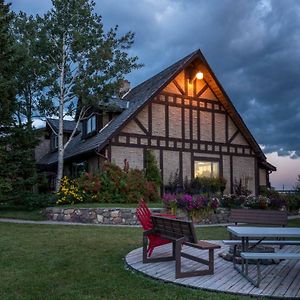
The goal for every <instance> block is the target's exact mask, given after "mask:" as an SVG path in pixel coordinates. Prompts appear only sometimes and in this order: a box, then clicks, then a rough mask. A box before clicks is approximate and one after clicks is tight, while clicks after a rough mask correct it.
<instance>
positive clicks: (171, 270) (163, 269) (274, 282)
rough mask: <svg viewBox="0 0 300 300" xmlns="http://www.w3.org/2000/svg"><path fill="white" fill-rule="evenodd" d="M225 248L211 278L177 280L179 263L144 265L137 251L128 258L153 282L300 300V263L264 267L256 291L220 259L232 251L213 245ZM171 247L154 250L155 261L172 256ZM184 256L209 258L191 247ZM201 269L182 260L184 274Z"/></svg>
mask: <svg viewBox="0 0 300 300" xmlns="http://www.w3.org/2000/svg"><path fill="white" fill-rule="evenodd" d="M212 242H213V243H217V244H219V245H221V249H217V250H216V251H215V273H214V275H208V276H197V277H189V278H182V279H176V278H175V262H174V261H167V262H159V263H148V264H143V262H142V248H138V249H135V250H133V251H131V252H130V253H128V254H127V256H126V258H125V259H126V263H127V265H128V266H129V267H130V268H131V269H133V270H136V271H138V272H141V273H143V274H145V275H147V276H150V277H152V278H155V279H158V280H162V281H164V282H170V283H174V284H178V285H184V286H188V287H192V288H199V289H204V290H209V291H215V292H226V293H231V294H237V295H245V296H250V295H251V296H255V297H259V296H261V297H263V296H266V297H274V298H299V297H300V261H292V260H290V261H289V260H284V261H281V262H280V263H279V264H273V265H262V266H261V270H262V278H263V279H262V281H261V284H260V287H259V288H256V287H254V286H253V285H252V284H251V283H250V282H249V281H247V279H245V278H244V277H243V276H242V275H241V274H239V273H238V272H237V271H236V270H234V269H233V265H232V263H231V262H229V261H225V260H224V259H222V258H220V257H219V255H218V254H219V253H221V252H225V251H228V246H226V245H224V244H223V243H222V241H212ZM170 251H171V245H170V244H168V245H164V246H161V247H158V248H156V249H155V250H154V253H153V257H160V256H167V255H170ZM276 251H282V252H285V251H287V252H298V253H299V252H300V247H299V246H298V247H297V246H285V247H283V249H280V250H279V249H276ZM184 252H187V253H191V254H194V255H196V254H197V255H198V256H199V257H202V258H207V255H208V254H207V251H201V250H197V249H194V248H190V247H185V249H184ZM197 267H199V265H197V263H194V262H192V261H189V260H186V259H185V258H183V259H182V268H183V270H194V269H196V268H197ZM255 272H256V268H255V266H254V265H253V266H250V271H249V274H250V276H251V275H252V276H255V275H256V273H255Z"/></svg>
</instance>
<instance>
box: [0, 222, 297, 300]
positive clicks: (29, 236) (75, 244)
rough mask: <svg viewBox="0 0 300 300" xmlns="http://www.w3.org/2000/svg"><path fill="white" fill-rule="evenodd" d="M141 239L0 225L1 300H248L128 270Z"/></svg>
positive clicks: (204, 233)
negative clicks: (129, 256) (128, 261)
mask: <svg viewBox="0 0 300 300" xmlns="http://www.w3.org/2000/svg"><path fill="white" fill-rule="evenodd" d="M289 225H290V226H300V220H299V219H298V220H295V221H292V222H290V224H289ZM197 235H198V238H199V239H224V238H227V236H228V234H227V232H226V228H224V227H206V228H197ZM141 238H142V230H141V229H140V228H120V227H92V226H91V227H86V226H82V227H79V226H62V225H52V226H49V225H19V224H8V223H0V253H1V255H0V276H1V285H0V299H1V300H2V299H5V300H6V299H80V300H81V299H140V298H143V299H151V300H153V299H172V300H173V299H247V298H244V297H237V296H233V295H227V294H220V293H212V292H205V291H201V290H193V289H189V288H185V287H180V286H175V285H172V284H164V283H162V282H159V281H156V280H153V279H150V278H147V277H145V276H142V275H141V274H137V273H134V272H132V271H129V270H126V269H125V266H124V257H125V255H126V254H127V253H128V252H129V251H130V250H132V249H135V248H137V247H139V246H141Z"/></svg>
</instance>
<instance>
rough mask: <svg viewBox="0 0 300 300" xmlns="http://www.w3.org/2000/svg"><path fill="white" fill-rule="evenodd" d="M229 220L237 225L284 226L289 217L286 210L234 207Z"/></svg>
mask: <svg viewBox="0 0 300 300" xmlns="http://www.w3.org/2000/svg"><path fill="white" fill-rule="evenodd" d="M229 221H230V222H233V223H234V224H235V225H238V224H239V223H246V224H257V225H273V226H282V227H284V226H286V225H287V223H288V218H287V212H286V211H279V210H267V209H246V208H234V209H231V211H230V217H229Z"/></svg>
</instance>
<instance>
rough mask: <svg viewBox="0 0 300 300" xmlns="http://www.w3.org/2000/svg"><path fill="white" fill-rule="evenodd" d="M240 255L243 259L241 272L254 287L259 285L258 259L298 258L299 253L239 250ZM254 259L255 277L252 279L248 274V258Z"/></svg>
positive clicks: (299, 258)
mask: <svg viewBox="0 0 300 300" xmlns="http://www.w3.org/2000/svg"><path fill="white" fill-rule="evenodd" d="M241 257H242V258H243V259H244V260H245V264H246V266H245V268H243V269H242V274H243V275H244V276H245V277H246V278H247V279H248V280H249V281H250V282H251V283H252V284H253V285H255V286H256V287H259V285H260V282H261V272H260V261H261V260H264V259H290V260H300V253H283V252H277V253H257V252H241ZM249 259H252V260H256V261H257V263H256V267H257V278H256V280H253V279H252V278H250V277H249V274H248V260H249Z"/></svg>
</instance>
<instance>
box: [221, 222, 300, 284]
mask: <svg viewBox="0 0 300 300" xmlns="http://www.w3.org/2000/svg"><path fill="white" fill-rule="evenodd" d="M227 230H228V231H229V232H230V233H231V234H233V235H235V236H236V237H239V238H241V245H242V252H241V261H242V267H241V268H239V267H237V265H236V246H237V245H238V241H237V243H236V245H235V246H234V251H233V266H234V268H235V269H236V270H237V271H238V272H240V273H241V274H242V275H243V276H244V277H246V278H247V279H248V280H249V281H250V282H251V283H253V284H254V285H255V286H257V287H258V286H259V284H260V281H261V274H260V268H259V262H260V260H263V259H298V260H300V254H298V253H297V254H295V253H286V252H285V253H256V252H255V246H256V245H259V244H260V243H262V242H263V241H264V240H265V239H266V238H300V227H248V226H247V227H238V226H228V227H227ZM250 238H256V239H257V240H256V241H255V244H254V245H253V243H252V242H251V241H249V239H250ZM268 242H269V244H272V243H273V244H274V245H276V244H280V245H285V244H286V245H300V242H299V241H290V240H286V241H283V240H281V241H278V240H274V241H268ZM249 259H254V260H256V261H257V277H258V278H257V281H256V282H255V281H254V280H253V279H252V278H250V277H249V276H248V260H249Z"/></svg>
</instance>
